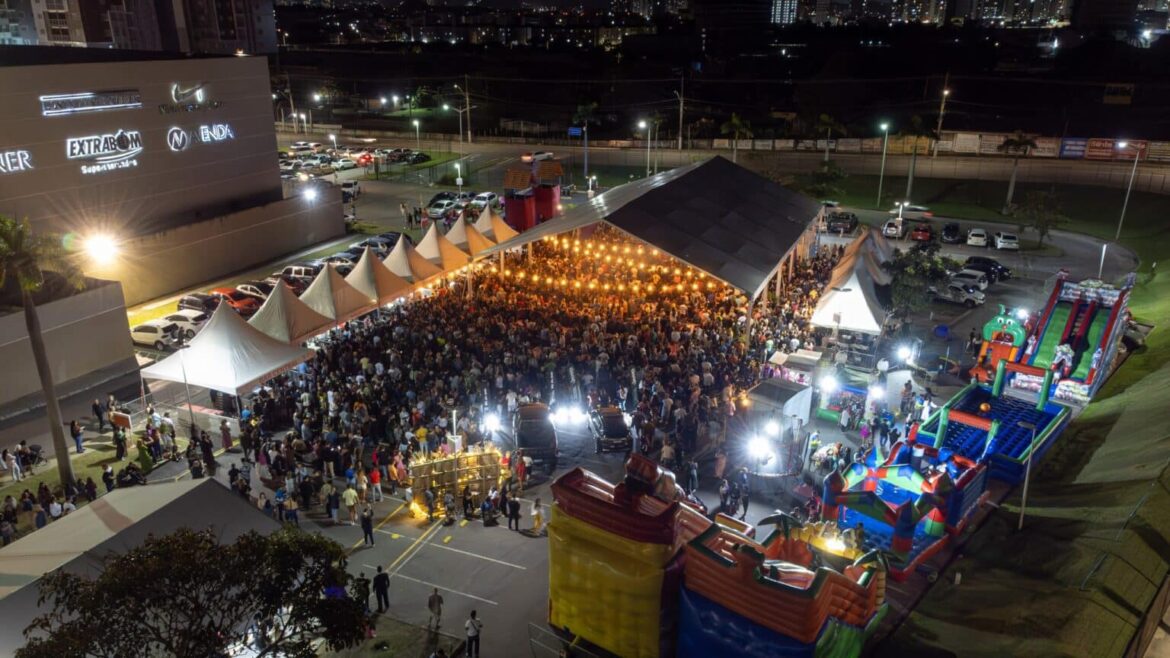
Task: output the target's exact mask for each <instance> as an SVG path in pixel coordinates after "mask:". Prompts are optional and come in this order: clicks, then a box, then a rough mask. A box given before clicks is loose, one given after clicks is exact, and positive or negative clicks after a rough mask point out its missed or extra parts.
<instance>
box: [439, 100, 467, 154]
mask: <svg viewBox="0 0 1170 658" xmlns="http://www.w3.org/2000/svg"><path fill="white" fill-rule="evenodd" d="M455 87H456V88H458V87H459V85H455ZM474 107H475V106H471V107H451V106H450V105H448V104H447V103H443V109H444V110H455V112H456V113H458V114H459V157H461V158H462V157H463V113H464V112H467V113H468V115H467V124H468V125H469V126H470V125H471V114H470V112H471V110H472V109H474ZM467 141H468V143H470V142H471V137H470V135H469V136H468V139H467Z"/></svg>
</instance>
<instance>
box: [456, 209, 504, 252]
mask: <svg viewBox="0 0 1170 658" xmlns="http://www.w3.org/2000/svg"><path fill="white" fill-rule="evenodd" d="M446 238H447V239H448V240H450V241H451V244H453V245H455V246H456V247H458V248H459V249H460V250H462V251H465V252H467V253H469V254H471V255H472V257H475V256H478V255H479V254H480V253H481V252H483V251H485V250H487V249H489V248H491V247H492V246H493V245H495V244H496V243H495V242H492V241H491V240H489V239H487V238H486V237H484V235H483V234H482V233H480V232H479V231H477V230H476V228H475V227H474V226H472V225H471V224H468V223H467V220H465V219H463V217H460V218H459V219H458V220H456V221H455V223H454V224H452V225H451V230H450V231H447V235H446Z"/></svg>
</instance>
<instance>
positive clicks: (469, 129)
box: [463, 73, 471, 144]
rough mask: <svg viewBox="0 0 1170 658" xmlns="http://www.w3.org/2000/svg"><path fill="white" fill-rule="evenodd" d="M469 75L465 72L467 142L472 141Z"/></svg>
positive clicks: (464, 95)
mask: <svg viewBox="0 0 1170 658" xmlns="http://www.w3.org/2000/svg"><path fill="white" fill-rule="evenodd" d="M468 80H469V76H468V75H467V74H466V73H464V74H463V107H466V108H467V143H468V144H470V143H471V91H470V83H469V82H468Z"/></svg>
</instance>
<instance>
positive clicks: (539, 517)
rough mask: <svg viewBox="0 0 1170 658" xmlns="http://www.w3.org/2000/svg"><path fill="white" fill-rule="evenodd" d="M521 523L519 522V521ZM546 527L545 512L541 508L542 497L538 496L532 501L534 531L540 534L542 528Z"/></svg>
mask: <svg viewBox="0 0 1170 658" xmlns="http://www.w3.org/2000/svg"><path fill="white" fill-rule="evenodd" d="M517 525H519V522H517ZM543 527H544V512H543V511H541V509H540V499H539V498H537V499H536V500H535V501H534V502H533V503H532V533H533V534H536V535H539V534H540V532H541V529H542V528H543Z"/></svg>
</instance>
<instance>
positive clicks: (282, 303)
mask: <svg viewBox="0 0 1170 658" xmlns="http://www.w3.org/2000/svg"><path fill="white" fill-rule="evenodd" d="M248 324H250V325H252V326H253V327H256V328H257V329H259V330H260V331H262V332H264V334H265V335H267V336H271V337H272V338H275V339H276V340H279V341H280V342H282V343H291V344H294V345H295V344H298V343H302V342H304V341H305V340H307V339H309V338H312V337H313V336H316V335H317V334H320V333H324V332H325V331H328V330H329V328H330V327H332V326H333V320H330V319H329V318H327V317H325V316H324V315H321V314H320V313H318V312H316V311H314V310H313V309H311V308H309V306H308V305H307V304H305V303H304V302H302V301H301V300H300V299H298V298H297V294H296V293H295V292H293V291H292V288H289V287H288V285H287V284H285V283H284V282H283V281H282V282H280V283H277V284H276V287H275V288H274V289H273V291H272V294H271V295H269V296H268V299H266V300H264V304H262V305H261V306H260V310H259V311H256V315H253V316H252V319H250V320H248Z"/></svg>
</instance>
